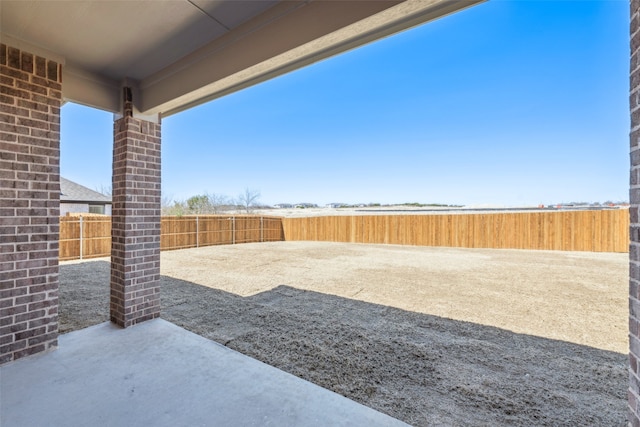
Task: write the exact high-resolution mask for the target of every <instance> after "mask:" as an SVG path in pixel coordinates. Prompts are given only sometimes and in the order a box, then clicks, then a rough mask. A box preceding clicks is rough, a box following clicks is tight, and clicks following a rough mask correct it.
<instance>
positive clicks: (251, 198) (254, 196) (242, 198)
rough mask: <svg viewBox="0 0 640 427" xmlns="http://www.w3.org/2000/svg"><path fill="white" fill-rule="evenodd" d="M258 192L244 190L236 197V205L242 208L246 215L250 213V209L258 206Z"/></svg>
mask: <svg viewBox="0 0 640 427" xmlns="http://www.w3.org/2000/svg"><path fill="white" fill-rule="evenodd" d="M259 200H260V192H259V191H257V190H252V189H249V188H245V189H244V192H243V193H242V194H240V195H239V196H238V205H240V206H242V209H244V210H245V211H246V212H247V213H251V211H252V208H253V207H255V206H256V205H257V204H258V201H259Z"/></svg>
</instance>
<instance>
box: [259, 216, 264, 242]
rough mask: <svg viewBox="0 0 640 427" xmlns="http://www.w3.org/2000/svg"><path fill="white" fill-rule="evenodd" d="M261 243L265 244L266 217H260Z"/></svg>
mask: <svg viewBox="0 0 640 427" xmlns="http://www.w3.org/2000/svg"><path fill="white" fill-rule="evenodd" d="M260 241H261V242H264V217H260Z"/></svg>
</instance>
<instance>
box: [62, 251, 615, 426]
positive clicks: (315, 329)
mask: <svg viewBox="0 0 640 427" xmlns="http://www.w3.org/2000/svg"><path fill="white" fill-rule="evenodd" d="M161 287H162V290H161V292H162V293H161V298H162V318H164V319H165V320H167V321H169V322H172V323H175V324H176V325H178V326H181V327H183V328H185V329H187V330H190V331H192V332H195V333H197V334H199V335H201V336H203V337H206V338H209V339H211V340H214V341H217V342H219V343H221V344H223V345H225V346H227V347H230V348H232V349H235V350H237V351H240V352H241V353H244V354H246V355H248V356H251V357H254V358H256V359H258V360H261V361H263V362H265V363H267V364H270V365H272V366H275V367H277V368H280V369H282V370H284V371H287V372H289V373H292V374H294V375H296V376H298V377H301V378H303V379H306V380H309V381H311V382H313V383H315V384H318V385H320V386H322V387H325V388H328V389H330V390H333V391H335V392H337V393H339V394H342V395H344V396H346V397H349V398H350V399H353V400H355V401H357V402H360V403H363V404H365V405H367V406H369V407H372V408H374V409H376V410H378V411H381V412H384V413H386V414H389V415H391V416H392V417H395V418H398V419H400V420H403V421H405V422H407V423H409V424H413V425H425V426H429V425H438V426H442V425H445V426H446V425H451V426H456V425H476V426H477V425H492V426H495V425H509V426H512V425H516V426H531V425H537V426H544V425H553V426H558V425H567V426H575V425H606V426H625V425H626V389H627V370H626V367H627V359H626V355H623V354H619V353H614V352H610V351H604V350H600V349H595V348H591V347H586V346H582V345H577V344H573V343H569V342H564V341H558V340H551V339H547V338H540V337H536V336H531V335H524V334H516V333H513V332H511V331H507V330H504V329H499V328H495V327H490V326H484V325H478V324H474V323H469V322H462V321H456V320H451V319H446V318H442V317H437V316H430V315H425V314H420V313H414V312H408V311H404V310H400V309H396V308H392V307H386V306H382V305H376V304H371V303H365V302H361V301H357V300H351V299H347V298H342V297H336V296H333V295H326V294H321V293H317V292H311V291H304V290H299V289H296V288H294V287H290V286H279V287H277V288H275V289H272V290H270V291H268V292H263V293H261V294H257V295H253V296H251V297H241V296H238V295H234V294H230V293H227V292H223V291H220V290H216V289H211V288H207V287H204V286H201V285H198V284H195V283H191V282H186V281H182V280H178V279H174V278H171V277H166V276H162V279H161ZM108 298H109V263H108V262H105V261H93V262H86V263H82V264H68V265H62V266H61V267H60V326H61V330H62V331H69V330H74V329H80V328H84V327H86V326H90V325H93V324H97V323H101V322H104V321H106V320H108Z"/></svg>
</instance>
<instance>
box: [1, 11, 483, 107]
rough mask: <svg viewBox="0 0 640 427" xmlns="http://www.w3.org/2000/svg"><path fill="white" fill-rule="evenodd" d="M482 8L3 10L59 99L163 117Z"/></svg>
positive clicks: (16, 40)
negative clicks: (58, 89)
mask: <svg viewBox="0 0 640 427" xmlns="http://www.w3.org/2000/svg"><path fill="white" fill-rule="evenodd" d="M481 1H483V0H404V1H398V0H376V1H366V0H353V1H321V0H315V1H312V0H309V1H300V0H297V1H275V0H269V1H266V0H265V1H237V0H235V1H220V0H173V1H161V2H158V1H140V0H137V1H127V2H117V1H101V0H85V1H30V0H17V1H16V0H2V2H0V16H1V26H0V28H1V29H2V33H0V36H1V37H2V42H3V43H6V44H9V45H12V46H14V47H18V48H21V49H24V50H27V51H31V52H32V53H35V54H40V55H42V56H45V57H48V58H51V59H54V60H57V61H58V62H60V63H61V64H63V97H64V99H65V101H72V102H77V103H80V104H85V105H89V106H93V107H96V108H100V109H103V110H107V111H111V112H114V113H118V112H119V111H120V106H121V105H122V103H121V99H120V97H121V92H122V91H121V88H122V87H123V86H128V87H131V88H132V90H133V100H134V105H135V108H136V110H137V111H138V113H139V114H142V115H161V116H167V115H171V114H174V113H177V112H179V111H182V110H185V109H188V108H191V107H194V106H197V105H199V104H202V103H204V102H207V101H210V100H213V99H216V98H219V97H221V96H224V95H227V94H229V93H232V92H235V91H238V90H240V89H243V88H246V87H248V86H251V85H254V84H256V83H260V82H262V81H265V80H268V79H271V78H273V77H277V76H279V75H282V74H284V73H287V72H290V71H293V70H296V69H298V68H300V67H303V66H305V65H308V64H311V63H314V62H317V61H320V60H322V59H325V58H328V57H331V56H333V55H336V54H339V53H342V52H344V51H347V50H350V49H353V48H356V47H358V46H361V45H363V44H366V43H369V42H372V41H374V40H378V39H380V38H382V37H386V36H388V35H391V34H394V33H397V32H399V31H402V30H405V29H408V28H411V27H414V26H416V25H420V24H423V23H425V22H429V21H432V20H434V19H437V18H440V17H442V16H445V15H448V14H450V13H453V12H456V11H459V10H461V9H464V8H466V7H469V6H471V5H474V4H476V3H480V2H481Z"/></svg>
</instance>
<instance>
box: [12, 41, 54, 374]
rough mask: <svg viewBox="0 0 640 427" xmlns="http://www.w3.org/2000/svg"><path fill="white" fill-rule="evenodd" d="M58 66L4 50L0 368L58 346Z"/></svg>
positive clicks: (27, 55) (28, 54)
mask: <svg viewBox="0 0 640 427" xmlns="http://www.w3.org/2000/svg"><path fill="white" fill-rule="evenodd" d="M61 91H62V79H61V67H60V65H59V64H57V63H56V62H53V61H49V60H47V59H46V58H42V57H39V56H35V55H32V54H30V53H28V52H24V51H21V50H19V49H16V48H13V47H11V46H7V45H5V44H0V364H2V363H6V362H9V361H12V360H15V359H18V358H20V357H23V356H27V355H30V354H34V353H38V352H42V351H46V350H49V349H53V348H55V347H56V346H57V343H58V238H59V223H60V218H59V215H60V206H59V205H60V104H61V99H62V92H61Z"/></svg>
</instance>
